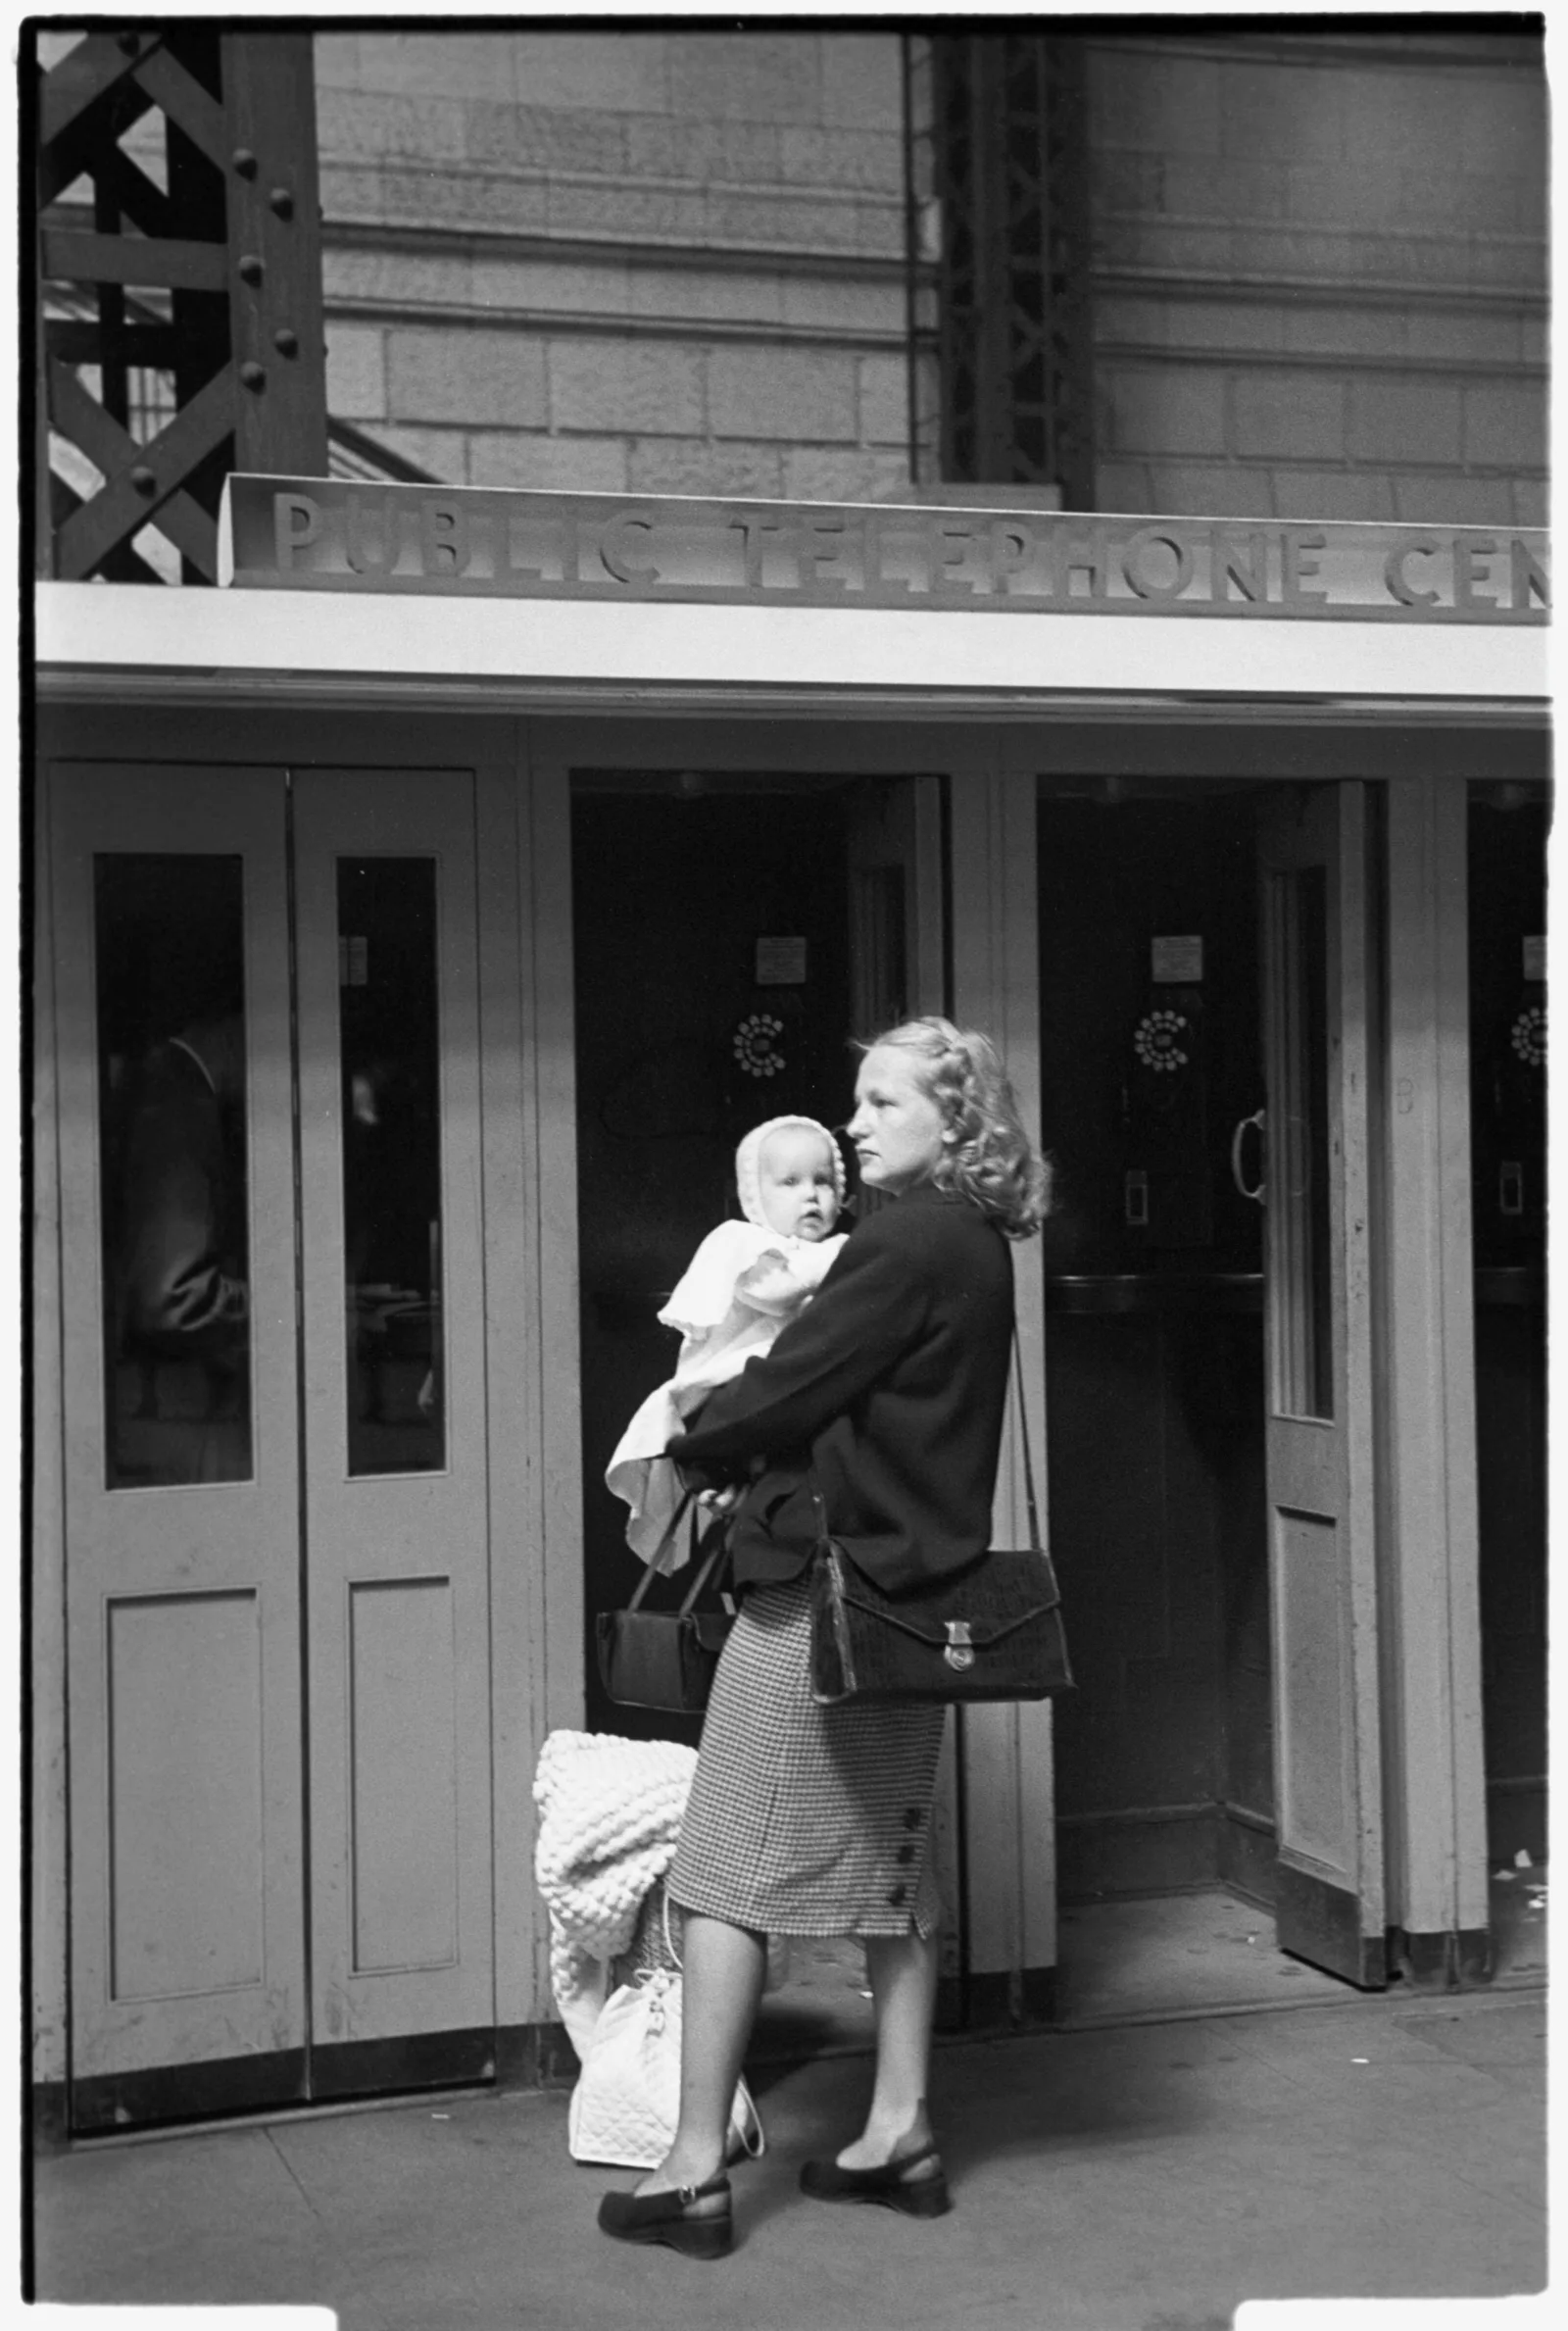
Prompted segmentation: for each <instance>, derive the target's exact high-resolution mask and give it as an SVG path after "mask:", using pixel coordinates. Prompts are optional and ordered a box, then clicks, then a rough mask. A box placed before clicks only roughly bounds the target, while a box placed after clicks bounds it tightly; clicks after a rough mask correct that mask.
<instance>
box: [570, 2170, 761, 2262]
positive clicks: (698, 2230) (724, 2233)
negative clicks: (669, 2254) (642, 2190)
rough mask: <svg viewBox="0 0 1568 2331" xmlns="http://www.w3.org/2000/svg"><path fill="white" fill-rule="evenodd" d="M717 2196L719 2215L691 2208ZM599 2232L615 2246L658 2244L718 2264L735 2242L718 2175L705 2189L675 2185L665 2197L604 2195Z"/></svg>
mask: <svg viewBox="0 0 1568 2331" xmlns="http://www.w3.org/2000/svg"><path fill="white" fill-rule="evenodd" d="M715 2194H722V2195H723V2197H724V2207H723V2208H722V2209H713V2210H707V2211H704V2212H701V2213H699V2212H698V2210H697V2208H696V2205H697V2204H698V2203H699V2202H706V2201H709V2200H711V2198H712V2197H713V2196H714V2195H715ZM599 2230H600V2232H601V2233H602V2234H609V2235H611V2236H612V2237H613V2239H614V2240H615V2241H616V2242H662V2243H666V2244H667V2245H668V2247H669V2248H670V2249H671V2250H678V2251H680V2252H682V2253H683V2254H684V2256H685V2257H688V2258H721V2257H723V2256H724V2254H725V2252H726V2251H727V2250H729V2249H730V2248H731V2247H732V2246H733V2244H734V2240H735V2225H734V2220H733V2218H732V2216H731V2214H730V2194H729V2179H728V2178H727V2177H726V2176H724V2174H723V2173H722V2171H721V2172H720V2173H719V2175H718V2176H717V2177H711V2178H710V2179H709V2180H708V2183H707V2184H706V2185H679V2186H676V2187H675V2188H674V2189H673V2191H672V2192H670V2193H666V2194H606V2196H605V2198H604V2200H603V2201H602V2202H601V2203H600V2205H599Z"/></svg>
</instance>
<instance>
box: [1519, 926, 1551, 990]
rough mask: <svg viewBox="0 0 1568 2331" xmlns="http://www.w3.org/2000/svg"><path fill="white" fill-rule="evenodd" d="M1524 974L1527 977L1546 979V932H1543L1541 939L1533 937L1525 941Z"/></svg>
mask: <svg viewBox="0 0 1568 2331" xmlns="http://www.w3.org/2000/svg"><path fill="white" fill-rule="evenodd" d="M1524 975H1525V977H1526V978H1527V979H1544V978H1545V976H1546V940H1545V934H1544V932H1543V934H1542V936H1541V937H1540V938H1539V939H1537V938H1531V939H1526V941H1525V969H1524Z"/></svg>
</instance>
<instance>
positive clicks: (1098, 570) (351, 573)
mask: <svg viewBox="0 0 1568 2331" xmlns="http://www.w3.org/2000/svg"><path fill="white" fill-rule="evenodd" d="M219 578H220V580H221V582H224V583H227V584H234V585H239V586H240V587H242V588H245V589H255V590H294V591H323V590H324V591H392V592H412V593H417V594H422V595H424V596H426V597H429V596H437V597H447V596H449V595H459V596H465V595H466V596H474V595H483V596H485V597H496V598H515V599H594V600H601V601H602V600H617V599H619V600H627V601H644V602H646V601H659V600H688V601H692V602H695V603H701V604H709V605H713V604H721V605H732V606H733V605H741V606H753V607H766V606H772V607H783V606H797V607H799V606H814V607H839V608H856V607H891V608H901V609H908V608H922V607H923V608H940V609H941V610H942V611H943V612H945V613H951V612H952V611H953V610H955V609H962V610H972V611H974V612H975V613H976V614H1009V613H1010V614H1019V613H1027V614H1042V613H1050V612H1052V611H1053V610H1057V611H1066V612H1070V613H1072V614H1074V615H1086V614H1106V615H1122V616H1127V615H1141V616H1180V617H1210V618H1213V617H1220V618H1232V619H1235V618H1243V619H1247V618H1250V619H1254V620H1255V619H1257V618H1263V619H1268V618H1284V619H1291V620H1299V619H1300V618H1302V617H1308V618H1313V617H1315V618H1336V617H1337V618H1341V619H1347V618H1348V619H1351V620H1356V621H1365V620H1369V619H1371V620H1391V621H1395V622H1461V623H1540V622H1544V620H1545V611H1546V608H1547V606H1548V605H1549V597H1550V593H1549V583H1548V578H1547V571H1546V537H1545V535H1544V532H1543V531H1541V530H1539V529H1520V528H1509V527H1497V528H1494V529H1491V530H1488V529H1487V528H1484V527H1478V526H1442V525H1435V526H1430V527H1427V526H1393V525H1360V524H1351V523H1344V522H1340V521H1323V522H1322V523H1321V524H1316V525H1312V524H1302V525H1294V524H1285V523H1282V522H1280V521H1274V520H1256V521H1253V520H1249V519H1241V520H1228V519H1212V520H1210V519H1191V518H1120V517H1111V516H1103V515H1097V514H1090V513H1078V512H1070V511H1050V512H1043V511H1028V512H1019V513H1016V514H1014V513H1009V512H1005V511H997V510H956V509H940V510H929V509H915V508H911V507H906V506H902V505H894V504H887V505H881V504H856V503H841V502H714V501H707V500H700V499H697V498H695V497H693V498H685V497H679V496H666V497H662V498H655V499H633V498H630V497H627V496H623V495H615V494H557V493H533V492H530V491H526V490H523V489H500V488H497V489H494V490H491V489H487V488H484V487H479V486H434V485H431V486H424V485H375V484H368V483H365V482H363V481H360V480H357V479H347V478H335V477H334V478H320V477H317V478H311V477H251V476H244V475H236V476H231V477H229V478H228V480H227V481H226V483H225V485H224V488H223V508H222V517H221V529H220V577H219Z"/></svg>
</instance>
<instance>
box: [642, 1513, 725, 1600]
mask: <svg viewBox="0 0 1568 2331" xmlns="http://www.w3.org/2000/svg"><path fill="white" fill-rule="evenodd" d="M695 1495H696V1492H695V1491H694V1490H690V1489H688V1490H687V1492H686V1494H685V1496H684V1497H683V1498H682V1499H681V1501H680V1504H679V1505H678V1506H677V1507H676V1508H675V1511H674V1513H672V1514H671V1516H670V1522H669V1527H668V1529H667V1530H666V1531H665V1532H664V1534H663V1536H662V1538H661V1539H660V1541H659V1545H658V1547H657V1548H656V1549H655V1552H654V1554H653V1557H652V1559H651V1560H650V1562H648V1565H647V1567H646V1568H645V1569H644V1571H643V1574H642V1576H641V1577H640V1578H639V1579H638V1581H637V1584H636V1586H635V1588H634V1589H633V1591H632V1598H631V1601H630V1602H629V1603H628V1604H627V1606H626V1608H627V1610H628V1611H640V1610H641V1608H642V1604H643V1598H644V1597H645V1595H646V1594H647V1592H648V1589H649V1588H650V1587H651V1586H652V1585H653V1583H654V1573H655V1571H656V1570H662V1568H663V1567H664V1557H665V1556H666V1555H667V1554H668V1553H669V1551H670V1548H671V1547H672V1546H673V1545H674V1543H675V1533H676V1531H677V1530H678V1529H679V1528H680V1525H681V1523H682V1521H683V1520H684V1519H685V1517H686V1514H687V1513H688V1512H689V1511H690V1509H691V1505H692V1501H693V1498H694V1497H695ZM710 1539H711V1541H712V1543H711V1545H709V1546H708V1551H707V1555H706V1558H705V1559H704V1560H703V1562H701V1564H700V1565H699V1567H698V1569H697V1571H696V1574H695V1575H694V1577H693V1579H692V1582H691V1585H690V1586H689V1587H688V1588H687V1589H686V1595H685V1600H684V1601H683V1602H682V1604H681V1607H680V1614H679V1615H680V1616H681V1617H682V1618H686V1617H687V1616H689V1614H690V1612H691V1611H692V1609H693V1607H694V1605H695V1604H696V1601H697V1598H698V1596H699V1595H700V1594H701V1593H702V1591H703V1589H704V1587H705V1586H706V1585H707V1584H708V1582H709V1580H710V1579H711V1577H712V1576H713V1575H714V1573H715V1571H716V1570H717V1568H718V1566H719V1564H720V1562H722V1560H723V1558H724V1556H725V1554H726V1553H727V1552H728V1551H729V1534H728V1531H727V1529H726V1528H725V1525H724V1520H723V1516H722V1515H719V1516H718V1517H716V1518H715V1520H714V1521H713V1522H712V1523H711V1525H710V1527H709V1528H708V1529H707V1530H706V1531H705V1532H704V1535H703V1538H702V1539H699V1540H698V1544H697V1547H696V1548H695V1549H694V1552H700V1551H701V1549H702V1547H703V1546H704V1545H705V1544H706V1543H707V1541H708V1540H710Z"/></svg>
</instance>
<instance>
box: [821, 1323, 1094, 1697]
mask: <svg viewBox="0 0 1568 2331" xmlns="http://www.w3.org/2000/svg"><path fill="white" fill-rule="evenodd" d="M1012 1357H1013V1389H1014V1392H1015V1394H1016V1397H1017V1404H1018V1429H1019V1432H1020V1433H1021V1435H1022V1437H1023V1478H1024V1493H1025V1497H1026V1499H1027V1502H1028V1508H1029V1543H1028V1545H1027V1546H1025V1547H1019V1548H1005V1547H995V1546H994V1547H992V1548H991V1549H990V1551H989V1552H988V1553H986V1554H983V1555H981V1556H980V1558H979V1560H978V1561H977V1562H971V1563H970V1564H969V1565H968V1566H967V1567H966V1568H965V1569H963V1570H961V1571H959V1572H957V1573H956V1575H955V1576H953V1577H950V1578H941V1579H938V1580H936V1581H935V1582H934V1583H933V1584H932V1585H930V1586H926V1587H919V1588H916V1589H914V1590H912V1591H911V1592H909V1593H907V1594H901V1595H891V1594H887V1593H885V1592H884V1591H883V1589H882V1588H881V1587H879V1586H877V1585H876V1584H875V1583H874V1582H873V1581H872V1580H871V1579H869V1578H867V1576H866V1575H865V1573H864V1571H863V1570H860V1569H858V1568H857V1567H856V1565H855V1563H854V1562H852V1561H851V1559H850V1557H849V1556H848V1555H847V1554H846V1553H845V1551H844V1549H843V1547H842V1546H841V1545H840V1544H839V1543H838V1541H837V1539H836V1538H833V1537H831V1536H830V1535H829V1534H828V1530H827V1526H826V1513H825V1509H824V1507H823V1504H822V1500H821V1497H820V1495H818V1497H817V1501H816V1510H817V1520H818V1526H819V1529H820V1531H821V1535H820V1537H819V1539H818V1541H817V1546H816V1551H815V1554H814V1557H813V1559H812V1563H811V1697H812V1699H813V1700H815V1701H817V1702H818V1703H819V1704H820V1705H821V1706H824V1707H830V1708H836V1707H839V1706H840V1705H842V1704H843V1703H844V1702H846V1701H856V1700H860V1701H876V1700H881V1701H910V1700H915V1701H919V1700H1046V1699H1049V1698H1050V1697H1051V1696H1052V1695H1053V1694H1054V1693H1055V1692H1062V1691H1067V1690H1069V1689H1070V1688H1071V1685H1072V1669H1071V1667H1070V1666H1069V1664H1068V1661H1067V1640H1066V1637H1065V1635H1064V1634H1063V1632H1062V1624H1061V1596H1060V1593H1059V1591H1058V1589H1057V1586H1056V1574H1055V1571H1054V1569H1053V1567H1052V1562H1051V1557H1050V1555H1049V1554H1047V1552H1046V1550H1045V1548H1044V1546H1043V1545H1042V1544H1041V1542H1040V1511H1039V1507H1038V1506H1037V1504H1036V1502H1035V1472H1034V1462H1033V1458H1032V1456H1031V1454H1030V1449H1029V1426H1028V1420H1027V1418H1026V1417H1025V1414H1024V1406H1023V1366H1022V1362H1021V1360H1020V1358H1019V1354H1018V1339H1017V1335H1016V1332H1015V1333H1014V1336H1013V1344H1012Z"/></svg>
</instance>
